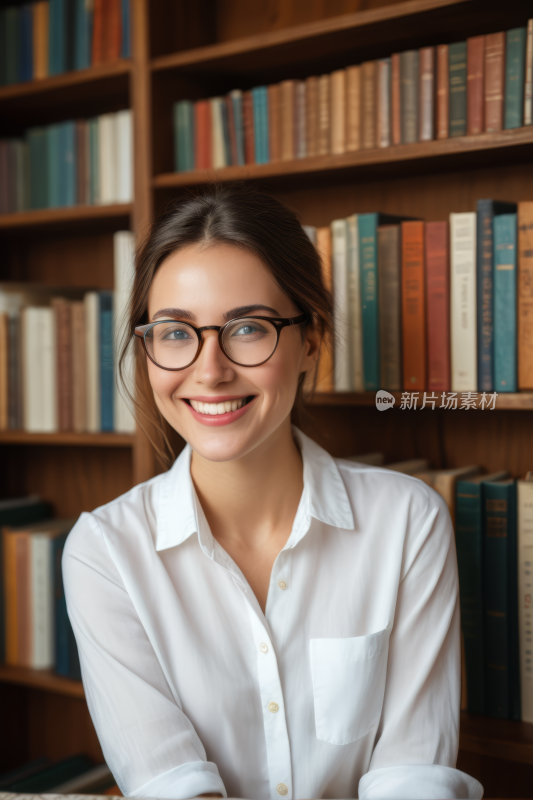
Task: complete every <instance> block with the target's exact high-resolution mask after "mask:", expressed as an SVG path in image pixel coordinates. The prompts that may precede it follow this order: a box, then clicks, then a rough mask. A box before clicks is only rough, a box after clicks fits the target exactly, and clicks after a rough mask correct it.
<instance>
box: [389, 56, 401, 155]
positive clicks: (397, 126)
mask: <svg viewBox="0 0 533 800" xmlns="http://www.w3.org/2000/svg"><path fill="white" fill-rule="evenodd" d="M391 127H392V143H393V144H401V143H402V106H401V91H400V54H399V53H394V55H393V56H391Z"/></svg>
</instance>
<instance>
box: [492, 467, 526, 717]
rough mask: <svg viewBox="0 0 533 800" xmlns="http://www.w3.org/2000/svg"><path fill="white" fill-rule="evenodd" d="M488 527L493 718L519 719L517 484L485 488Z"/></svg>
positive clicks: (507, 483) (493, 485)
mask: <svg viewBox="0 0 533 800" xmlns="http://www.w3.org/2000/svg"><path fill="white" fill-rule="evenodd" d="M483 496H484V512H485V514H484V517H485V518H484V530H485V564H484V566H485V642H486V661H485V685H486V711H485V713H486V714H488V715H489V716H491V717H500V718H502V719H515V720H519V719H520V715H521V708H520V667H519V656H518V575H517V574H518V556H517V530H516V527H517V522H516V482H515V481H514V480H513V479H509V480H505V481H498V482H490V481H489V482H487V483H485V484H484V487H483Z"/></svg>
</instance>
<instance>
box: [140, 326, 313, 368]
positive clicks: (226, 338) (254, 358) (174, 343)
mask: <svg viewBox="0 0 533 800" xmlns="http://www.w3.org/2000/svg"><path fill="white" fill-rule="evenodd" d="M306 321H307V315H306V314H301V315H300V316H299V317H292V318H291V319H281V318H279V317H237V318H236V319H231V320H230V321H229V322H226V324H225V325H205V326H204V327H203V328H195V327H194V325H191V324H190V323H189V322H181V321H179V320H168V319H167V320H160V321H159V320H158V321H157V322H150V323H148V324H147V325H138V326H137V327H136V328H135V336H138V337H139V338H141V339H142V343H143V346H144V349H145V351H146V355H147V356H148V358H149V359H150V361H153V363H154V364H155V365H156V366H158V367H161V369H168V370H180V369H186V368H187V367H190V366H191V364H194V362H195V361H196V359H197V358H198V356H199V355H200V351H201V349H202V346H203V344H204V336H203V333H204V331H218V343H219V345H220V348H221V350H222V352H223V353H224V354H225V355H226V356H227V358H229V360H230V361H232V362H233V364H237V365H238V366H240V367H259V366H261V364H264V363H265V362H266V361H268V359H269V358H271V357H272V356H273V355H274V353H275V351H276V348H277V346H278V342H279V335H280V333H281V331H282V329H283V328H286V327H288V326H289V325H301V324H302V323H303V322H306Z"/></svg>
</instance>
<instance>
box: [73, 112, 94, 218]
mask: <svg viewBox="0 0 533 800" xmlns="http://www.w3.org/2000/svg"><path fill="white" fill-rule="evenodd" d="M76 154H77V159H76V203H77V205H88V204H89V203H90V202H91V194H90V179H91V176H90V171H91V164H90V158H89V128H88V125H87V122H86V121H85V120H82V119H79V120H77V122H76Z"/></svg>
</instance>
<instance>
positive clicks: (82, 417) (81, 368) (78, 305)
mask: <svg viewBox="0 0 533 800" xmlns="http://www.w3.org/2000/svg"><path fill="white" fill-rule="evenodd" d="M71 312H72V313H71V334H70V335H71V342H72V427H73V429H74V430H75V431H77V432H78V433H81V432H82V431H84V430H85V421H86V414H87V411H86V408H85V399H86V393H87V387H86V381H87V363H86V345H85V307H84V305H83V303H82V302H73V303H72V305H71Z"/></svg>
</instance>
